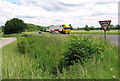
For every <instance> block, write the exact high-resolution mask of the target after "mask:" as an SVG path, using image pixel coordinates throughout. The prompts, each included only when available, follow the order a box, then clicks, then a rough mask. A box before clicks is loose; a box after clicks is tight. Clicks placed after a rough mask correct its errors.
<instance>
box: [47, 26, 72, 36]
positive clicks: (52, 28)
mask: <svg viewBox="0 0 120 81" xmlns="http://www.w3.org/2000/svg"><path fill="white" fill-rule="evenodd" d="M46 31H48V32H51V33H54V32H60V33H63V34H70V33H71V30H70V26H69V25H66V24H62V25H52V26H50V27H49V28H47V29H46Z"/></svg>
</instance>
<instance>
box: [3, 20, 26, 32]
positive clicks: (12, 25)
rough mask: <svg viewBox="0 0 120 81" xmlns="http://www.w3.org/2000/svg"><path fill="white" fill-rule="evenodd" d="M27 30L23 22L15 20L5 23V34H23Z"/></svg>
mask: <svg viewBox="0 0 120 81" xmlns="http://www.w3.org/2000/svg"><path fill="white" fill-rule="evenodd" d="M25 28H26V24H25V23H24V22H23V21H22V20H20V19H18V18H13V19H11V20H8V21H7V22H6V23H5V27H4V34H12V33H21V32H22V31H24V29H25Z"/></svg>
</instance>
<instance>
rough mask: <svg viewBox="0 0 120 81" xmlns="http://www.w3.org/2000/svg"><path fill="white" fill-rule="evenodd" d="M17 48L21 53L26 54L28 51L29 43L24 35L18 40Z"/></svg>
mask: <svg viewBox="0 0 120 81" xmlns="http://www.w3.org/2000/svg"><path fill="white" fill-rule="evenodd" d="M17 48H18V51H19V52H20V53H21V54H25V53H27V50H28V43H27V41H26V39H25V38H24V37H21V36H20V37H18V40H17Z"/></svg>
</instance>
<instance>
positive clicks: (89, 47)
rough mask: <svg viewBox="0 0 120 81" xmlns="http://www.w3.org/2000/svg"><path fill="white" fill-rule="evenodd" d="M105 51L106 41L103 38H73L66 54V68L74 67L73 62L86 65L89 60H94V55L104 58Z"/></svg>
mask: <svg viewBox="0 0 120 81" xmlns="http://www.w3.org/2000/svg"><path fill="white" fill-rule="evenodd" d="M104 50H105V44H104V40H103V39H102V38H100V37H99V38H92V37H90V36H85V37H82V36H74V35H72V36H71V40H70V42H69V44H68V49H67V50H66V51H65V52H64V57H65V58H64V59H65V63H64V66H69V65H73V62H78V61H80V62H81V64H84V63H86V62H87V61H88V58H93V57H94V55H97V57H99V58H100V57H102V53H103V52H104Z"/></svg>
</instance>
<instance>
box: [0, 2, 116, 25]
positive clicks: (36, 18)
mask: <svg viewBox="0 0 120 81" xmlns="http://www.w3.org/2000/svg"><path fill="white" fill-rule="evenodd" d="M117 2H118V0H114V1H113V0H107V1H104V0H82V1H81V0H21V5H18V4H13V3H11V2H10V0H9V2H8V1H1V0H0V16H1V17H2V20H1V21H0V23H5V22H6V20H8V19H11V18H13V17H18V18H20V19H23V20H24V21H25V22H26V23H33V24H37V25H44V26H46V25H51V24H63V23H64V24H72V25H73V26H74V27H84V26H85V25H86V24H88V25H89V26H95V27H96V26H100V25H99V23H98V21H99V20H108V19H110V20H112V24H114V25H116V24H117V23H118V18H117V14H118V6H117V5H118V3H117ZM3 4H4V5H3Z"/></svg>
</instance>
